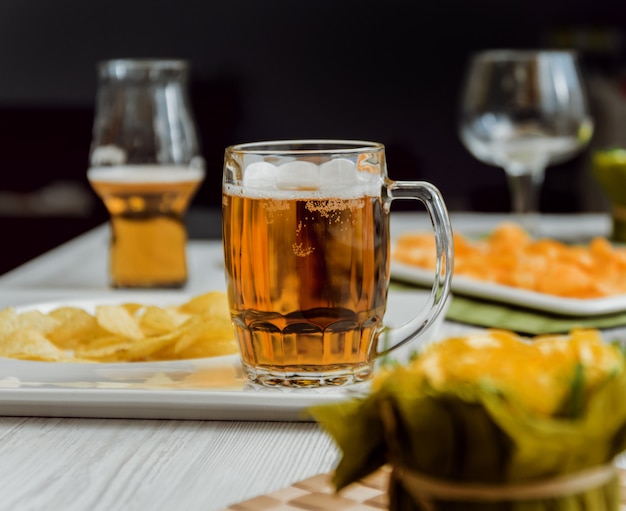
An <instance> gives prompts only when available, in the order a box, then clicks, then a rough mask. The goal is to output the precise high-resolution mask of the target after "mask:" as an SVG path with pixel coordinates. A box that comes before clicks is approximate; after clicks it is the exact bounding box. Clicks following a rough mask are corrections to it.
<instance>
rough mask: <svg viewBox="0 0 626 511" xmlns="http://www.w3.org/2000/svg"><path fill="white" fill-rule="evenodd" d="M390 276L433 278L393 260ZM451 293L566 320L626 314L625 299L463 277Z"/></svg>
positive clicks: (408, 279)
mask: <svg viewBox="0 0 626 511" xmlns="http://www.w3.org/2000/svg"><path fill="white" fill-rule="evenodd" d="M391 276H392V278H394V279H397V280H400V281H403V282H410V283H412V284H419V285H422V286H431V285H432V282H433V277H434V274H433V272H432V271H430V270H424V269H421V268H417V267H415V266H411V265H408V264H404V263H400V262H398V261H393V260H392V262H391ZM452 292H453V293H457V294H459V295H466V296H471V297H474V298H482V299H486V300H492V301H496V302H502V303H507V304H511V305H518V306H522V307H527V308H529V309H535V310H539V311H545V312H551V313H555V314H562V315H566V316H600V315H603V314H612V313H616V312H624V311H626V295H618V296H612V297H607V298H593V299H576V298H562V297H559V296H554V295H548V294H545V293H538V292H535V291H529V290H526V289H520V288H515V287H511V286H503V285H500V284H494V283H491V282H481V281H479V280H474V279H470V278H468V277H463V276H460V275H459V276H457V275H454V276H453V277H452Z"/></svg>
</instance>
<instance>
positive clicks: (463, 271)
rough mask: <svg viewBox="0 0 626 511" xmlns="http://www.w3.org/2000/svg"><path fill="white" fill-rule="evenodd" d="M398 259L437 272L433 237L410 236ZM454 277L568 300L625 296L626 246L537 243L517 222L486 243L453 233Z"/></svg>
mask: <svg viewBox="0 0 626 511" xmlns="http://www.w3.org/2000/svg"><path fill="white" fill-rule="evenodd" d="M393 257H394V258H395V259H396V260H397V261H399V262H402V263H405V264H409V265H413V266H417V267H420V268H428V269H431V268H432V269H434V267H435V261H436V259H435V240H434V237H433V235H432V234H431V233H407V234H405V235H403V236H401V237H400V238H399V239H398V240H397V243H396V248H395V251H394V254H393ZM454 275H458V276H464V277H469V278H472V279H475V280H479V281H483V282H493V283H496V284H502V285H506V286H512V287H516V288H521V289H527V290H531V291H536V292H539V293H546V294H550V295H554V296H560V297H564V298H583V299H586V298H602V297H607V296H615V295H620V294H626V248H624V247H618V246H615V245H612V244H611V243H610V242H609V241H608V240H607V239H606V238H602V237H597V238H594V239H593V240H591V242H590V243H589V244H588V245H568V244H565V243H562V242H560V241H558V240H554V239H550V238H543V239H533V238H532V237H531V236H530V235H529V234H528V233H527V232H526V231H525V230H523V229H522V228H521V227H520V226H519V225H517V224H515V223H503V224H501V225H500V226H498V228H497V229H495V230H494V231H493V232H492V233H491V234H490V235H489V236H487V237H486V238H484V239H479V240H472V239H468V238H466V237H464V236H462V235H460V234H458V233H457V234H455V235H454Z"/></svg>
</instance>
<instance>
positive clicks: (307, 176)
mask: <svg viewBox="0 0 626 511" xmlns="http://www.w3.org/2000/svg"><path fill="white" fill-rule="evenodd" d="M276 184H277V185H278V188H280V189H281V190H290V189H291V190H294V189H303V188H307V189H317V188H319V187H320V169H319V167H318V166H317V165H315V163H312V162H310V161H290V162H288V163H283V164H282V165H281V166H279V167H278V181H277V183H276Z"/></svg>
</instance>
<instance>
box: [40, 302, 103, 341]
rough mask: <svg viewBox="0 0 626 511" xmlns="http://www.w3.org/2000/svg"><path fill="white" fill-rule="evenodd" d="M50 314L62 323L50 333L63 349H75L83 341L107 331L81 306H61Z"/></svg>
mask: <svg viewBox="0 0 626 511" xmlns="http://www.w3.org/2000/svg"><path fill="white" fill-rule="evenodd" d="M50 316H52V317H53V318H55V319H57V320H58V321H59V322H60V324H59V325H58V326H57V327H56V328H54V329H53V330H51V331H50V332H49V334H48V336H47V337H48V339H50V340H51V341H52V342H53V343H54V344H56V345H57V346H58V347H59V348H62V349H75V348H76V347H77V346H78V345H79V344H80V343H81V342H87V341H89V340H91V339H95V338H97V337H100V336H102V335H105V334H106V333H107V331H106V330H104V329H103V328H102V327H101V326H100V325H99V324H98V322H97V321H96V318H94V317H93V316H92V315H91V314H89V313H88V312H87V311H85V310H83V309H81V308H79V307H59V308H58V309H54V310H53V311H51V312H50Z"/></svg>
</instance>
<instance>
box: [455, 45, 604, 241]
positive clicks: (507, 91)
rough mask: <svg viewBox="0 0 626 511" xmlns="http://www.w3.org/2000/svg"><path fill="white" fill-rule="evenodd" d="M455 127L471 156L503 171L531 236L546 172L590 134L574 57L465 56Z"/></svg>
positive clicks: (533, 53)
mask: <svg viewBox="0 0 626 511" xmlns="http://www.w3.org/2000/svg"><path fill="white" fill-rule="evenodd" d="M459 130H460V137H461V140H462V141H463V144H464V145H465V147H466V148H467V149H468V150H469V151H470V152H471V153H472V154H473V155H474V156H475V157H476V158H478V159H479V160H481V161H483V162H485V163H487V164H490V165H495V166H498V167H502V168H503V169H504V170H505V172H506V175H507V181H508V184H509V190H510V193H511V203H512V209H513V213H514V214H515V215H516V216H517V219H518V221H519V222H520V223H521V225H522V226H523V227H525V228H526V229H527V230H528V232H529V233H530V234H532V235H537V234H538V211H539V194H540V191H541V187H542V185H543V181H544V175H545V169H546V167H548V166H549V165H552V164H555V163H560V162H563V161H565V160H567V159H569V158H572V157H573V156H574V155H576V153H578V152H579V151H580V150H581V149H582V148H583V147H585V146H586V145H587V143H588V142H589V140H590V138H591V135H592V133H593V121H592V119H591V117H590V115H589V112H588V106H587V98H586V94H585V90H584V85H583V83H582V78H581V73H580V70H579V67H578V62H577V56H576V54H575V53H574V52H572V51H556V50H554V51H553V50H488V51H483V52H479V53H477V54H475V55H473V56H472V58H471V59H470V62H469V66H468V70H467V74H466V78H465V84H464V86H463V90H462V96H461V113H460V125H459Z"/></svg>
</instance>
